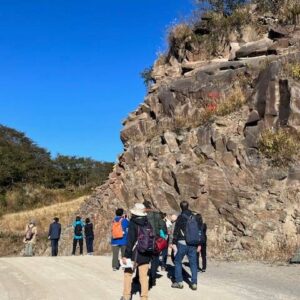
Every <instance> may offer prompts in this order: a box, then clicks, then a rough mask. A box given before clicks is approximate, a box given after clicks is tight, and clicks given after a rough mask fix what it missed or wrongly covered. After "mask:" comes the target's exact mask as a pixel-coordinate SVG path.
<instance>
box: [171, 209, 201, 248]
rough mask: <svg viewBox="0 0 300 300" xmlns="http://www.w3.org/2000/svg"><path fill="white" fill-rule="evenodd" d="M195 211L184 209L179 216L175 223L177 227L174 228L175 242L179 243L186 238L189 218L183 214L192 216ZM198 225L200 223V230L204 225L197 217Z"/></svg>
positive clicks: (175, 243)
mask: <svg viewBox="0 0 300 300" xmlns="http://www.w3.org/2000/svg"><path fill="white" fill-rule="evenodd" d="M192 214H193V213H192V211H190V210H189V209H188V210H184V211H183V212H182V213H181V214H180V215H179V216H178V218H177V220H176V223H175V228H174V233H173V242H172V243H173V244H174V245H177V243H178V241H182V240H185V237H184V233H185V228H186V223H187V219H186V218H185V217H184V216H183V215H186V216H188V217H189V216H191V215H192ZM197 221H198V225H199V230H200V228H201V227H202V223H201V221H200V220H199V219H198V218H197Z"/></svg>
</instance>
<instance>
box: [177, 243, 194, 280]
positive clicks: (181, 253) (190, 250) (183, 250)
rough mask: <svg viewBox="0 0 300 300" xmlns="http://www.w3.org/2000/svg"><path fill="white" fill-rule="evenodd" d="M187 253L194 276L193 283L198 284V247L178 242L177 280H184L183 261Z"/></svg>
mask: <svg viewBox="0 0 300 300" xmlns="http://www.w3.org/2000/svg"><path fill="white" fill-rule="evenodd" d="M185 255H187V257H188V259H189V264H190V268H191V273H192V278H191V284H197V275H198V270H197V247H195V246H188V245H183V244H180V243H178V244H177V253H176V256H175V281H176V282H183V276H182V261H183V258H184V257H185Z"/></svg>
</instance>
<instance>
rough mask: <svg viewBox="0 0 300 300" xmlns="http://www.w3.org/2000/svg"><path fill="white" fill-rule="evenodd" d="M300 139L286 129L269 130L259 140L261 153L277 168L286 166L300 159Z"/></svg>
mask: <svg viewBox="0 0 300 300" xmlns="http://www.w3.org/2000/svg"><path fill="white" fill-rule="evenodd" d="M299 146H300V137H299V135H298V134H295V133H293V132H290V131H288V130H285V129H278V130H272V129H267V130H265V131H263V132H262V133H261V136H260V138H259V150H260V152H261V153H262V154H263V155H264V156H265V157H267V158H268V159H270V160H271V162H272V164H273V165H275V166H286V165H288V164H289V163H291V162H293V161H294V160H295V159H296V157H299Z"/></svg>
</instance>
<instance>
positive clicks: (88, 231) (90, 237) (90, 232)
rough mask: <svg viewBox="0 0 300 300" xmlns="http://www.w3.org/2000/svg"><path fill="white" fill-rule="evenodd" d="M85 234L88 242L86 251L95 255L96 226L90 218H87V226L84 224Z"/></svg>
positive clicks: (86, 242)
mask: <svg viewBox="0 0 300 300" xmlns="http://www.w3.org/2000/svg"><path fill="white" fill-rule="evenodd" d="M84 235H85V244H86V251H87V254H88V255H93V252H94V247H93V244H94V226H93V223H91V220H90V218H86V219H85V226H84Z"/></svg>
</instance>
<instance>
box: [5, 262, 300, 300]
mask: <svg viewBox="0 0 300 300" xmlns="http://www.w3.org/2000/svg"><path fill="white" fill-rule="evenodd" d="M110 265H111V258H110V257H99V256H98V257H97V256H95V257H89V256H83V257H79V256H78V257H56V258H52V257H32V258H0V300H8V299H9V300H69V299H70V300H74V299H76V300H94V299H95V300H96V299H99V300H119V299H120V296H121V293H122V278H123V276H122V275H123V274H122V272H121V271H118V272H113V271H112V270H111V266H110ZM160 274H162V275H163V276H162V277H161V278H160V279H158V281H157V286H156V287H154V288H153V289H151V291H150V294H149V299H150V300H166V299H172V300H183V299H188V300H196V299H197V300H199V299H201V300H229V299H230V300H244V299H247V300H248V299H249V300H257V299H263V300H268V299H270V300H271V299H272V300H276V299H282V300H289V299H290V300H294V299H297V300H299V299H300V265H291V266H278V265H277V266H271V265H266V264H260V263H226V262H210V264H209V268H208V271H207V272H206V273H203V274H202V273H201V274H199V285H198V290H197V291H195V292H194V291H192V290H190V289H189V288H188V285H185V287H184V289H183V290H174V289H172V288H171V287H170V285H171V282H170V280H169V279H168V277H167V274H166V273H165V272H161V273H160ZM135 299H139V297H138V296H137V295H135V296H134V297H133V300H135Z"/></svg>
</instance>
